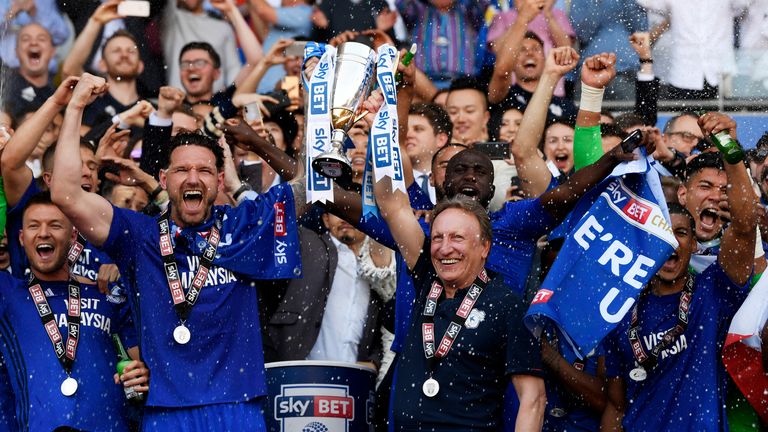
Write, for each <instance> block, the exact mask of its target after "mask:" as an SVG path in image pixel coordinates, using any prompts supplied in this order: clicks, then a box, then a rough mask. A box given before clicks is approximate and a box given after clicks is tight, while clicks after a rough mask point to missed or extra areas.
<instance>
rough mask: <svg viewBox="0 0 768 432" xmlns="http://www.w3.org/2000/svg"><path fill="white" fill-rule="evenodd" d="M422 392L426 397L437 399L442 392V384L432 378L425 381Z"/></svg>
mask: <svg viewBox="0 0 768 432" xmlns="http://www.w3.org/2000/svg"><path fill="white" fill-rule="evenodd" d="M421 391H423V392H424V395H425V396H426V397H435V395H437V393H438V392H439V391H440V383H439V382H437V380H436V379H434V378H430V379H428V380H426V381H424V384H423V385H422V386H421Z"/></svg>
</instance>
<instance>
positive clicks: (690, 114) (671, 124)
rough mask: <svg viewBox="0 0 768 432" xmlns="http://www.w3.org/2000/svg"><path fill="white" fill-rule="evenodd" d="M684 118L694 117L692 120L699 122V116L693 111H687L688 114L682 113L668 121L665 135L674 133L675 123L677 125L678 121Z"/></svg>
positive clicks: (665, 126)
mask: <svg viewBox="0 0 768 432" xmlns="http://www.w3.org/2000/svg"><path fill="white" fill-rule="evenodd" d="M683 117H692V118H694V119H696V120H697V121H698V120H699V116H698V115H696V113H694V112H692V111H686V112H683V113H680V114H678V115H676V116H674V117H672V118H671V119H669V120H667V123H666V124H665V125H664V133H665V134H668V133H670V132H672V129H673V128H674V127H675V123H677V121H678V120H680V119H681V118H683Z"/></svg>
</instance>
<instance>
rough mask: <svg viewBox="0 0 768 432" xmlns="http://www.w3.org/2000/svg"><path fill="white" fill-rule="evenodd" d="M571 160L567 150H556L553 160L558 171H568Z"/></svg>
mask: <svg viewBox="0 0 768 432" xmlns="http://www.w3.org/2000/svg"><path fill="white" fill-rule="evenodd" d="M570 161H571V154H570V153H568V152H557V153H555V157H554V160H553V162H554V163H555V166H556V167H557V169H559V170H560V171H568V169H569V165H570Z"/></svg>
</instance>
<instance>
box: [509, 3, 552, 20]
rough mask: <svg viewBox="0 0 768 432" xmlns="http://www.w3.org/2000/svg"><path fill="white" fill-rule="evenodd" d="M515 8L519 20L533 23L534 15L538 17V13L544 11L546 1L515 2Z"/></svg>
mask: <svg viewBox="0 0 768 432" xmlns="http://www.w3.org/2000/svg"><path fill="white" fill-rule="evenodd" d="M515 6H517V17H518V19H521V20H523V21H525V22H526V23H529V22H531V21H533V19H534V18H536V15H538V14H539V12H541V11H542V10H543V9H544V6H546V1H545V0H522V1H519V2H515Z"/></svg>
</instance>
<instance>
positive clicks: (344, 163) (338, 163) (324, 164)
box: [312, 129, 352, 181]
mask: <svg viewBox="0 0 768 432" xmlns="http://www.w3.org/2000/svg"><path fill="white" fill-rule="evenodd" d="M346 138H347V134H346V132H344V131H343V130H341V129H334V130H333V132H332V133H331V146H332V148H331V150H330V151H328V152H325V153H323V154H321V155H320V156H318V157H316V158H315V159H314V160H313V161H312V169H313V170H315V171H316V172H317V173H319V174H320V175H322V176H324V177H328V178H331V179H334V180H337V181H348V180H351V179H352V164H351V163H350V162H349V159H348V158H347V156H346V155H345V154H344V151H343V148H344V140H345V139H346Z"/></svg>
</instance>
